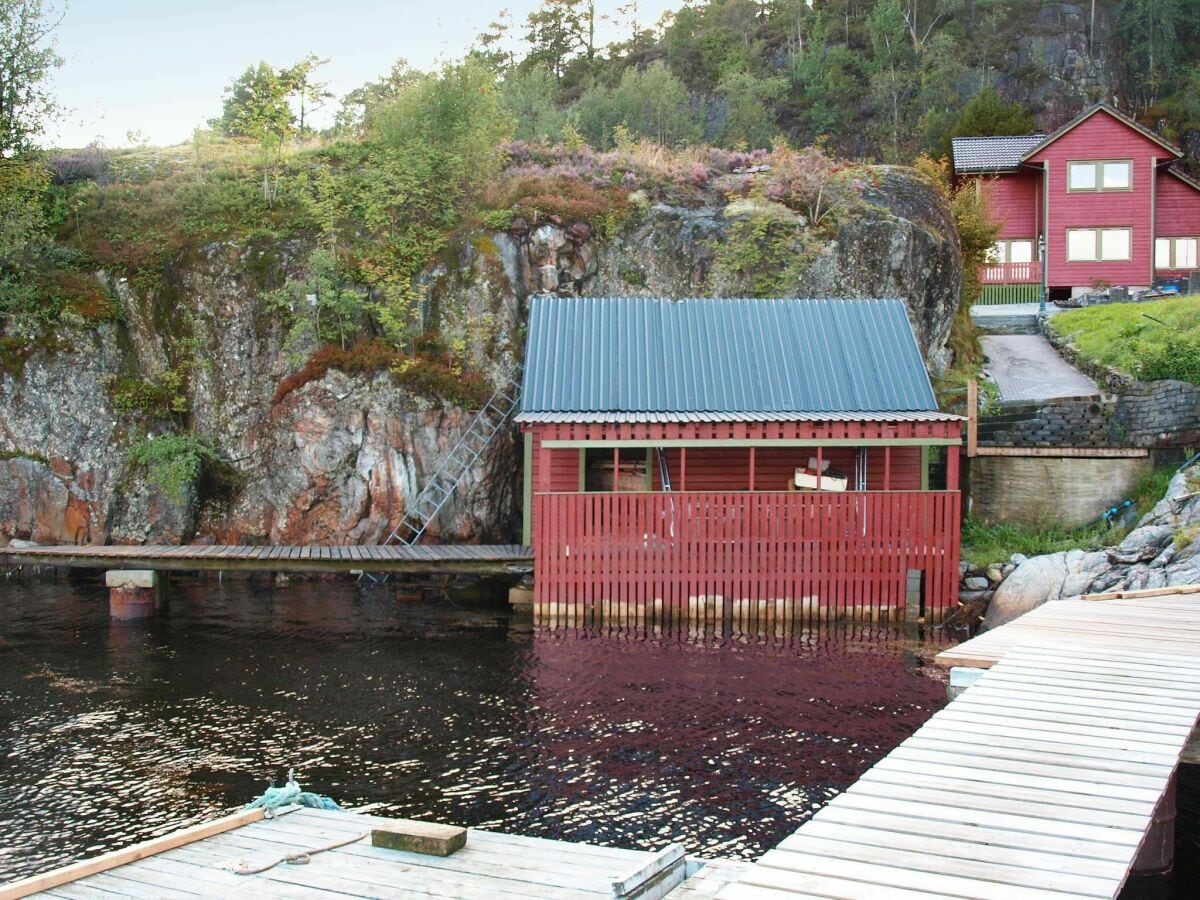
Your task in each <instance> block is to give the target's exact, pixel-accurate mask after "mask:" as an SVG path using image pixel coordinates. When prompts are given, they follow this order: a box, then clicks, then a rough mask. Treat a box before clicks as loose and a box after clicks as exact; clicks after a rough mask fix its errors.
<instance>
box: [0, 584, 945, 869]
mask: <svg viewBox="0 0 1200 900" xmlns="http://www.w3.org/2000/svg"><path fill="white" fill-rule="evenodd" d="M171 592H172V596H171V608H170V614H169V616H166V617H164V618H161V619H159V620H157V621H154V622H152V623H149V624H144V625H136V626H130V625H110V623H109V621H108V618H107V606H106V596H107V595H106V592H105V590H104V589H103V588H102V587H101V586H99V585H98V584H96V583H90V584H76V585H71V584H70V583H67V582H57V583H45V582H42V583H39V582H22V583H17V582H12V581H9V582H0V880H2V879H6V878H10V877H13V876H16V875H21V874H26V873H29V872H32V871H35V870H39V869H43V868H46V867H48V866H51V865H54V864H58V863H62V862H65V861H67V860H70V859H74V858H78V857H81V856H84V855H89V854H95V853H97V852H100V851H103V850H107V849H111V848H113V847H116V846H120V845H124V844H127V843H130V842H132V841H135V840H139V839H144V838H146V837H149V836H151V835H155V834H159V833H163V832H166V831H169V830H172V829H174V828H177V827H180V826H183V825H186V824H189V823H192V822H195V821H198V820H202V819H205V818H210V817H212V816H213V815H215V814H217V813H219V812H221V811H223V810H228V809H229V808H230V807H232V806H235V805H237V804H241V803H244V802H246V801H248V800H250V799H252V798H253V797H255V796H257V795H258V794H259V793H261V791H262V789H263V788H264V787H265V785H266V779H267V778H268V777H269V776H273V775H276V774H277V773H279V772H280V770H281V769H282V768H284V767H286V766H289V765H294V766H296V769H297V772H298V777H299V779H300V780H301V782H302V784H303V785H304V786H305V787H306V788H308V789H312V790H316V791H320V792H323V793H328V794H330V795H332V796H333V797H335V798H337V799H338V800H339V801H340V802H342V803H343V804H347V805H360V804H375V805H376V806H375V808H376V809H378V810H380V811H383V812H386V813H391V814H396V815H403V816H413V817H427V818H431V819H437V820H441V821H446V822H454V823H460V824H469V825H486V826H491V827H496V828H502V829H505V830H508V831H512V832H517V833H521V834H530V835H540V836H547V837H556V838H564V839H568V840H580V841H596V842H600V843H606V844H614V845H621V846H629V847H651V848H652V847H657V846H661V845H663V844H665V843H668V842H669V841H672V840H682V841H684V843H685V844H686V845H687V846H688V847H689V849H691V850H693V851H700V852H704V853H707V854H713V855H722V856H737V857H753V856H756V855H758V854H760V853H761V852H763V851H764V850H765V849H767V848H769V847H771V846H772V845H774V844H775V843H777V842H778V841H779V840H781V839H782V838H783V837H784V836H786V835H787V834H789V833H790V832H791V831H793V830H794V829H795V828H796V826H797V824H798V823H799V822H800V821H801V820H803V819H804V818H805V817H806V816H807V815H809V814H810V813H811V812H812V811H814V810H815V809H816V808H818V807H819V806H820V805H821V804H822V803H823V802H824V801H825V800H826V799H827V798H828V797H830V796H831V795H833V794H834V793H835V792H837V791H838V790H840V789H842V788H844V787H845V786H846V785H848V784H849V783H850V782H852V781H853V780H854V779H855V778H856V777H857V776H858V775H859V774H860V773H861V772H862V771H863V770H864V769H865V768H866V767H867V766H869V765H870V764H871V763H872V762H873V761H874V760H875V759H877V758H878V757H880V756H881V755H883V754H884V753H886V752H887V751H888V750H890V749H891V748H892V747H893V746H895V744H897V743H898V742H899V741H901V740H902V739H903V738H904V737H906V736H907V735H908V734H910V733H911V732H912V731H913V730H914V729H915V728H916V727H917V726H919V725H920V724H921V723H922V722H923V721H924V720H925V719H926V718H927V717H928V716H929V715H930V714H931V713H932V712H933V711H934V710H935V709H937V708H938V707H940V706H941V705H942V703H943V697H944V690H945V689H944V686H943V685H942V684H941V683H939V682H937V681H935V680H933V679H932V678H930V677H926V676H925V675H923V674H921V672H919V671H918V666H919V661H918V660H917V658H916V656H915V655H914V654H913V653H912V652H911V650H912V648H911V647H910V645H907V644H904V643H903V642H902V641H900V640H899V639H897V638H896V637H895V636H894V635H892V636H890V638H889V637H887V636H879V635H877V634H871V633H868V634H864V633H858V634H845V633H832V632H831V633H827V634H825V635H823V636H820V637H817V638H814V639H812V640H811V641H807V642H798V643H796V642H771V643H765V644H756V643H754V642H748V643H739V642H734V641H717V640H709V641H707V642H705V641H699V642H690V643H689V642H688V641H687V640H686V639H685V638H679V637H672V636H669V635H668V636H666V637H662V638H657V639H655V638H645V637H642V638H636V637H634V638H628V637H620V636H617V637H611V636H610V637H596V636H594V635H593V636H589V635H587V634H579V633H569V634H566V633H548V632H536V633H535V632H532V631H531V630H530V628H529V627H528V626H525V627H521V626H515V625H514V624H513V623H512V621H511V619H510V617H509V615H508V613H507V611H506V610H505V609H504V607H503V606H502V605H496V606H492V607H490V608H489V607H485V606H476V607H474V608H463V607H461V606H460V607H457V608H454V607H448V606H447V605H446V603H445V601H443V600H440V599H439V600H430V601H427V602H425V601H412V600H397V599H396V597H395V596H394V595H393V593H392V592H389V591H387V590H380V589H374V590H360V589H359V588H358V587H356V586H355V585H352V584H346V583H332V584H328V583H310V584H302V585H296V586H290V587H281V588H273V587H255V586H253V585H252V584H250V583H248V582H244V581H243V582H237V583H233V584H230V583H229V582H226V583H225V584H223V585H222V584H219V583H218V582H216V581H215V580H208V581H183V580H179V581H175V582H173V583H172V587H171Z"/></svg>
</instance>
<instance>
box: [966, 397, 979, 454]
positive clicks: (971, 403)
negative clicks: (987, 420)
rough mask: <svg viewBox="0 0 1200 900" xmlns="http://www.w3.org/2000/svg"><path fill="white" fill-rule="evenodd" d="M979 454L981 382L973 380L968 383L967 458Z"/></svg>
mask: <svg viewBox="0 0 1200 900" xmlns="http://www.w3.org/2000/svg"><path fill="white" fill-rule="evenodd" d="M978 452H979V382H978V381H976V380H975V379H974V378H972V379H971V380H970V381H968V382H967V458H968V459H972V458H974V457H975V456H976V455H978Z"/></svg>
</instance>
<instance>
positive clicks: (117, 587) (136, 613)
mask: <svg viewBox="0 0 1200 900" xmlns="http://www.w3.org/2000/svg"><path fill="white" fill-rule="evenodd" d="M104 583H105V584H106V585H107V586H108V616H109V618H110V619H113V620H114V621H118V622H133V621H137V620H139V619H151V618H153V617H154V615H155V613H157V612H158V611H159V610H160V609H161V608H162V607H163V603H164V598H165V594H164V592H163V587H164V584H165V581H164V579H162V578H160V577H159V574H158V573H157V572H155V571H153V570H149V569H120V570H113V571H109V572H105V573H104Z"/></svg>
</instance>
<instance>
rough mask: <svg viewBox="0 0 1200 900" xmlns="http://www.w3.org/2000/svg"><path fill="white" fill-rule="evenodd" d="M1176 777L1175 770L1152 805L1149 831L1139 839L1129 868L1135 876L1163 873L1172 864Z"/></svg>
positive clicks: (1173, 861)
mask: <svg viewBox="0 0 1200 900" xmlns="http://www.w3.org/2000/svg"><path fill="white" fill-rule="evenodd" d="M1178 779H1179V770H1178V769H1176V770H1175V771H1174V772H1172V773H1171V780H1170V781H1169V782H1167V789H1166V791H1165V792H1164V793H1163V795H1162V797H1161V798H1160V799H1159V801H1158V805H1157V806H1156V807H1154V815H1153V816H1151V818H1150V830H1149V831H1147V832H1146V836H1145V837H1143V838H1142V845H1141V847H1139V848H1138V855H1137V856H1136V857H1135V858H1134V860H1133V868H1132V869H1131V870H1130V871H1131V872H1132V873H1133V874H1135V875H1165V874H1166V873H1167V872H1170V871H1171V869H1172V868H1174V866H1175V782H1176V781H1177V780H1178Z"/></svg>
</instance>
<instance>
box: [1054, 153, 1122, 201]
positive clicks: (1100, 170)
mask: <svg viewBox="0 0 1200 900" xmlns="http://www.w3.org/2000/svg"><path fill="white" fill-rule="evenodd" d="M1116 163H1122V164H1124V166H1125V170H1126V171H1127V172H1128V173H1129V178H1128V181H1127V184H1126V185H1125V186H1124V187H1105V186H1104V167H1105V166H1111V165H1114V164H1116ZM1076 167H1079V168H1086V167H1091V169H1092V184H1093V186H1092V187H1071V170H1072V169H1074V168H1076ZM1132 190H1133V160H1132V159H1072V160H1068V161H1067V193H1069V194H1111V193H1122V192H1124V193H1128V192H1129V191H1132Z"/></svg>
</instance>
